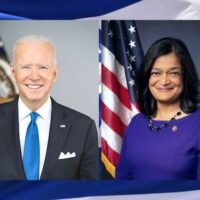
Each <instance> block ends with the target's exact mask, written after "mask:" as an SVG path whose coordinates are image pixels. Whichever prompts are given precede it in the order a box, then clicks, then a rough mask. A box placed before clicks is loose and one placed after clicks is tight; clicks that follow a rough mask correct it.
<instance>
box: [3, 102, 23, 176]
mask: <svg viewBox="0 0 200 200" xmlns="http://www.w3.org/2000/svg"><path fill="white" fill-rule="evenodd" d="M17 102H18V98H17V99H15V100H14V101H13V102H11V103H9V104H10V105H9V106H8V107H7V108H5V109H4V111H3V113H4V115H2V116H0V118H1V119H0V121H1V123H2V125H1V126H0V134H2V137H3V139H4V142H5V145H6V147H7V152H8V156H9V157H10V159H11V163H13V165H12V166H13V168H14V170H15V171H16V174H17V176H18V177H19V179H25V174H24V169H23V163H22V156H21V148H20V140H19V124H18V104H17Z"/></svg>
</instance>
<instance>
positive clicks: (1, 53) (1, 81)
mask: <svg viewBox="0 0 200 200" xmlns="http://www.w3.org/2000/svg"><path fill="white" fill-rule="evenodd" d="M16 91H17V90H16V88H15V85H14V80H13V79H12V75H11V71H10V66H9V61H8V57H7V55H6V52H5V50H4V47H3V41H2V40H1V38H0V98H1V99H7V98H14V97H15V95H16Z"/></svg>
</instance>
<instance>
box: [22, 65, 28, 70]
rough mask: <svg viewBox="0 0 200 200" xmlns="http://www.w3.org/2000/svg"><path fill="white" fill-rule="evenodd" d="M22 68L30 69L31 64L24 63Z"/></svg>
mask: <svg viewBox="0 0 200 200" xmlns="http://www.w3.org/2000/svg"><path fill="white" fill-rule="evenodd" d="M21 68H22V69H29V68H30V66H28V65H23V66H21Z"/></svg>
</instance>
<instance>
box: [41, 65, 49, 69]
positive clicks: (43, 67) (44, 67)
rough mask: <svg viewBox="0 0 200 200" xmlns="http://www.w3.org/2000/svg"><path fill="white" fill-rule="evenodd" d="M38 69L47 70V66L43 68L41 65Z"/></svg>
mask: <svg viewBox="0 0 200 200" xmlns="http://www.w3.org/2000/svg"><path fill="white" fill-rule="evenodd" d="M39 68H40V69H48V67H47V66H43V65H41V66H40V67H39Z"/></svg>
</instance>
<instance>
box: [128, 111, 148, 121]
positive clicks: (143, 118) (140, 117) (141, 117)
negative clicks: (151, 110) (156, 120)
mask: <svg viewBox="0 0 200 200" xmlns="http://www.w3.org/2000/svg"><path fill="white" fill-rule="evenodd" d="M146 119H147V117H146V116H145V115H144V114H143V113H138V114H136V115H135V116H134V117H133V118H132V120H131V123H135V122H143V121H146Z"/></svg>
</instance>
